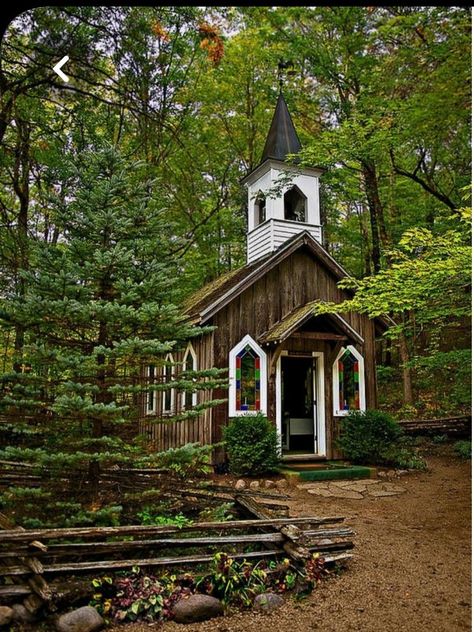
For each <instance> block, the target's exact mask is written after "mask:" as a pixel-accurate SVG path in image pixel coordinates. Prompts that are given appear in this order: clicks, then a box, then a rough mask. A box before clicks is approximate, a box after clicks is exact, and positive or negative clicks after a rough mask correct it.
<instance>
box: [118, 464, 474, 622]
mask: <svg viewBox="0 0 474 632" xmlns="http://www.w3.org/2000/svg"><path fill="white" fill-rule="evenodd" d="M428 465H429V471H428V472H423V473H419V474H410V475H409V476H406V477H403V478H401V479H399V480H397V485H401V486H403V487H405V488H406V490H407V491H406V493H403V494H401V495H399V496H387V497H378V498H377V497H364V498H362V499H357V500H356V499H341V498H325V497H321V496H316V495H312V494H309V493H308V491H307V490H304V489H297V488H294V489H293V490H292V492H291V501H290V502H289V504H290V511H291V514H290V515H292V516H304V515H308V516H309V515H345V516H346V517H347V524H348V525H350V526H351V527H353V528H354V530H355V531H356V538H355V542H356V545H357V548H356V551H355V552H356V557H355V559H354V560H353V562H352V563H351V566H350V567H349V569H348V570H346V571H345V572H343V573H342V574H340V575H339V576H338V577H332V578H331V579H329V580H327V581H326V582H324V583H323V585H321V587H320V588H319V589H317V590H316V591H315V592H314V593H313V594H312V595H311V596H310V597H309V598H307V599H306V600H304V601H302V602H295V601H293V600H291V599H288V601H287V603H286V604H285V605H284V606H283V607H282V608H281V609H280V610H278V611H277V612H275V613H273V614H270V615H257V614H254V613H252V612H244V613H238V614H235V615H232V616H229V617H225V618H220V619H215V620H212V621H208V622H203V623H199V624H190V625H186V626H183V625H179V624H176V623H174V622H167V623H165V624H164V625H163V626H160V629H161V630H163V632H178V631H181V632H244V631H245V632H248V631H253V630H255V631H256V632H306V631H312V630H321V631H322V630H324V632H351V631H360V632H425V631H426V632H428V631H429V632H458V631H461V630H470V629H471V609H470V603H471V584H470V577H471V464H470V462H467V463H466V462H461V461H460V460H459V459H457V458H454V457H451V456H447V455H446V456H433V457H429V458H428ZM154 627H155V626H154V625H152V626H149V625H143V624H142V625H139V624H135V625H128V626H120V627H116V628H114V630H115V631H117V632H142V631H143V632H144V631H145V630H150V629H153V628H154Z"/></svg>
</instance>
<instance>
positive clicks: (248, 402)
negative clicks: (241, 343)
mask: <svg viewBox="0 0 474 632" xmlns="http://www.w3.org/2000/svg"><path fill="white" fill-rule="evenodd" d="M235 378H236V379H235V388H236V398H235V403H236V409H237V410H241V411H247V410H260V358H259V356H258V355H257V354H256V352H255V351H254V350H253V349H252V347H251V346H250V345H246V347H245V348H244V349H242V351H241V352H240V353H239V354H238V355H237V357H236V359H235Z"/></svg>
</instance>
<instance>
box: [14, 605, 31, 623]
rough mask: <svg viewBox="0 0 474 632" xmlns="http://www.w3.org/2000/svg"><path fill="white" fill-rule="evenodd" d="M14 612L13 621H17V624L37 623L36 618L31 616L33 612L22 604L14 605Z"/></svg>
mask: <svg viewBox="0 0 474 632" xmlns="http://www.w3.org/2000/svg"><path fill="white" fill-rule="evenodd" d="M12 610H13V617H12V621H16V622H17V623H33V622H34V621H35V617H34V616H33V615H32V614H31V612H28V610H27V609H26V608H25V606H24V605H23V604H21V603H15V604H13V606H12Z"/></svg>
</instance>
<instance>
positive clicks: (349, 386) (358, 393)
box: [333, 345, 365, 415]
mask: <svg viewBox="0 0 474 632" xmlns="http://www.w3.org/2000/svg"><path fill="white" fill-rule="evenodd" d="M333 398H334V414H335V415H347V414H348V413H349V412H351V411H353V410H365V378H364V358H363V357H362V356H361V354H360V353H359V352H358V351H357V349H355V348H354V347H353V346H352V345H349V346H348V347H343V348H342V349H341V350H340V351H339V353H338V355H337V358H336V360H335V362H334V366H333Z"/></svg>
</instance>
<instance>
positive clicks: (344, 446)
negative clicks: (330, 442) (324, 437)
mask: <svg viewBox="0 0 474 632" xmlns="http://www.w3.org/2000/svg"><path fill="white" fill-rule="evenodd" d="M402 434H403V431H402V429H401V428H400V425H399V424H398V423H397V422H396V421H395V420H394V419H393V417H392V416H391V415H389V414H388V413H384V412H382V411H380V410H367V411H364V412H361V411H354V412H351V413H349V414H348V415H347V416H346V417H343V418H342V420H341V436H340V438H339V439H338V440H337V446H338V447H339V448H340V449H341V450H342V451H343V453H344V456H345V457H346V458H348V459H349V460H350V461H353V462H354V463H369V464H370V463H371V464H384V463H385V462H386V454H387V450H389V449H393V447H394V446H395V445H396V444H397V443H398V441H399V439H400V438H401V436H402Z"/></svg>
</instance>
